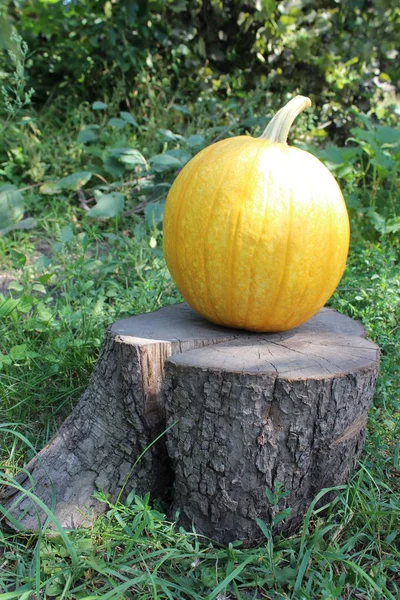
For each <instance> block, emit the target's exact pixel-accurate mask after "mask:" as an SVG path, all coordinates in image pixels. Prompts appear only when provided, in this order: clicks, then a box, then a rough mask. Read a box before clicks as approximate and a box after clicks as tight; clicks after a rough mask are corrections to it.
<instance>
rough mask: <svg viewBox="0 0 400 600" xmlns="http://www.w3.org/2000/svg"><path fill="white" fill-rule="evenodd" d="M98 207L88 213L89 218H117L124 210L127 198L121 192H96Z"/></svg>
mask: <svg viewBox="0 0 400 600" xmlns="http://www.w3.org/2000/svg"><path fill="white" fill-rule="evenodd" d="M94 195H95V198H96V206H94V207H93V208H92V209H91V210H89V212H88V213H87V214H88V216H89V217H106V218H111V217H116V216H117V215H119V214H121V212H122V211H123V210H124V202H125V197H124V195H123V194H120V193H119V192H111V193H110V194H103V193H102V192H100V190H95V192H94Z"/></svg>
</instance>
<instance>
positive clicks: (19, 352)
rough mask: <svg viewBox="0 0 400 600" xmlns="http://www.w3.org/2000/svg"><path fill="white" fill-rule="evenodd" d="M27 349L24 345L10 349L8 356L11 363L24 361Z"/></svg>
mask: <svg viewBox="0 0 400 600" xmlns="http://www.w3.org/2000/svg"><path fill="white" fill-rule="evenodd" d="M27 349H28V348H27V345H26V344H17V345H16V346H13V347H12V348H11V349H10V352H9V355H10V357H11V358H12V360H13V361H18V360H24V359H25V358H26V356H27V355H26V353H27Z"/></svg>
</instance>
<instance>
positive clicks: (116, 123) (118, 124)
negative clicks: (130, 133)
mask: <svg viewBox="0 0 400 600" xmlns="http://www.w3.org/2000/svg"><path fill="white" fill-rule="evenodd" d="M126 124H127V123H126V121H124V120H123V119H118V118H117V117H112V119H109V120H108V125H110V127H114V129H122V128H123V127H125V125H126Z"/></svg>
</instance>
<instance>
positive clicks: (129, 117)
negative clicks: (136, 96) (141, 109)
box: [119, 111, 139, 127]
mask: <svg viewBox="0 0 400 600" xmlns="http://www.w3.org/2000/svg"><path fill="white" fill-rule="evenodd" d="M119 116H120V117H121V119H123V120H124V121H126V123H129V124H130V125H133V126H134V127H139V125H138V122H137V121H136V119H134V118H133V117H132V115H131V113H129V112H125V111H121V112H120V113H119Z"/></svg>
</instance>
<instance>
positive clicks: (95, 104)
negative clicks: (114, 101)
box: [92, 101, 108, 110]
mask: <svg viewBox="0 0 400 600" xmlns="http://www.w3.org/2000/svg"><path fill="white" fill-rule="evenodd" d="M107 107H108V104H105V103H104V102H99V101H97V102H93V104H92V110H105V109H106V108H107Z"/></svg>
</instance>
